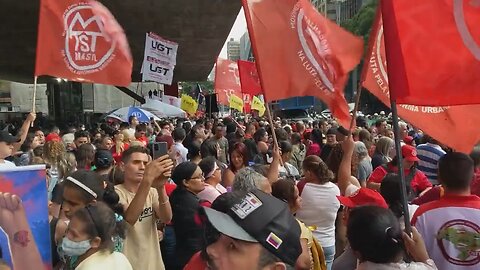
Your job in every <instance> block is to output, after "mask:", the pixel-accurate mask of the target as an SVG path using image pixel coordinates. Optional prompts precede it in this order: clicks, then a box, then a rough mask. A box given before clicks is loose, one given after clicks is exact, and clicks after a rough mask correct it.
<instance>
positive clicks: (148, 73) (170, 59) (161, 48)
mask: <svg viewBox="0 0 480 270" xmlns="http://www.w3.org/2000/svg"><path fill="white" fill-rule="evenodd" d="M177 50H178V44H177V43H175V42H172V41H169V40H166V39H163V38H162V37H160V36H158V35H156V34H154V33H147V34H146V38H145V53H144V58H143V64H142V70H141V73H142V80H143V81H153V82H158V83H162V84H168V85H171V84H172V80H173V69H174V68H175V65H176V63H177Z"/></svg>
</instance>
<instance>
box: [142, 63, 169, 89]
mask: <svg viewBox="0 0 480 270" xmlns="http://www.w3.org/2000/svg"><path fill="white" fill-rule="evenodd" d="M173 68H174V66H171V65H169V63H168V62H165V61H162V60H159V59H157V58H155V57H151V56H147V57H146V58H145V60H143V66H142V81H144V82H145V81H151V82H158V83H163V84H168V85H170V84H172V80H173Z"/></svg>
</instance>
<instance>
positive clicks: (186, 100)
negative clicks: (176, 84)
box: [180, 95, 198, 115]
mask: <svg viewBox="0 0 480 270" xmlns="http://www.w3.org/2000/svg"><path fill="white" fill-rule="evenodd" d="M180 108H181V109H182V110H184V111H186V112H187V113H188V114H190V115H194V114H195V113H196V112H197V109H198V103H197V102H196V101H195V100H194V99H193V98H192V97H191V96H189V95H182V103H181V107H180Z"/></svg>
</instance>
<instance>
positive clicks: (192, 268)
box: [183, 251, 207, 270]
mask: <svg viewBox="0 0 480 270" xmlns="http://www.w3.org/2000/svg"><path fill="white" fill-rule="evenodd" d="M204 269H207V263H206V262H205V261H204V260H203V259H202V256H200V251H199V252H197V253H195V254H194V255H193V256H192V258H190V261H188V263H187V265H185V267H184V268H183V270H204Z"/></svg>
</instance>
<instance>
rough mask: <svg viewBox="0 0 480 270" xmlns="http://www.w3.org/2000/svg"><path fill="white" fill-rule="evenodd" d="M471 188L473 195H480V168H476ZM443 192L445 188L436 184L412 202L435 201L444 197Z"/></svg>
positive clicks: (418, 203) (419, 203) (417, 203)
mask: <svg viewBox="0 0 480 270" xmlns="http://www.w3.org/2000/svg"><path fill="white" fill-rule="evenodd" d="M470 190H471V193H472V195H477V196H479V197H480V168H477V169H475V174H474V175H473V180H472V183H471V184H470ZM443 194H444V191H443V188H442V187H441V186H436V187H434V188H432V189H431V190H429V191H427V192H426V193H425V194H423V195H422V196H421V197H418V198H416V199H415V200H413V201H412V203H413V204H416V205H422V204H425V203H428V202H433V201H436V200H438V199H440V198H441V197H443Z"/></svg>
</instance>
